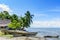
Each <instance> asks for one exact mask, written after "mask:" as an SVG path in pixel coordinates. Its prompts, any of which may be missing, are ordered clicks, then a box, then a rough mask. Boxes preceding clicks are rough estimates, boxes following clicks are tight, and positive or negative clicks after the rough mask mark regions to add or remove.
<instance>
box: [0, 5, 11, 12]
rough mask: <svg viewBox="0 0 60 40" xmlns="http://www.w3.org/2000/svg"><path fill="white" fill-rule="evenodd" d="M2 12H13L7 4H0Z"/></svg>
mask: <svg viewBox="0 0 60 40" xmlns="http://www.w3.org/2000/svg"><path fill="white" fill-rule="evenodd" d="M0 10H2V11H8V12H11V11H12V10H11V9H10V7H9V6H8V5H5V4H0Z"/></svg>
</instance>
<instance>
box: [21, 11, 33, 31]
mask: <svg viewBox="0 0 60 40" xmlns="http://www.w3.org/2000/svg"><path fill="white" fill-rule="evenodd" d="M32 18H33V15H31V14H30V12H29V11H27V12H26V13H25V16H24V17H21V18H20V22H21V26H22V30H24V28H28V27H30V24H31V22H32Z"/></svg>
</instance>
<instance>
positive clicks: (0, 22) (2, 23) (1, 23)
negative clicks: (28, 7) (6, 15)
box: [0, 19, 11, 27]
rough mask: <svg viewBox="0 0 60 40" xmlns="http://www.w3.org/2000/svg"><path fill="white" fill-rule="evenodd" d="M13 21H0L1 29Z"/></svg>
mask: <svg viewBox="0 0 60 40" xmlns="http://www.w3.org/2000/svg"><path fill="white" fill-rule="evenodd" d="M10 22H11V21H10V20H8V19H4V20H0V27H1V26H7V24H8V23H10Z"/></svg>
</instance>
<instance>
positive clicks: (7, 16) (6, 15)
mask: <svg viewBox="0 0 60 40" xmlns="http://www.w3.org/2000/svg"><path fill="white" fill-rule="evenodd" d="M3 13H4V16H5V19H10V17H11V16H10V14H9V13H8V12H7V11H3Z"/></svg>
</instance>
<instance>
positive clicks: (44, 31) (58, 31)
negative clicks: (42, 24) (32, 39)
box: [26, 28, 60, 40]
mask: <svg viewBox="0 0 60 40" xmlns="http://www.w3.org/2000/svg"><path fill="white" fill-rule="evenodd" d="M26 30H27V31H29V32H38V34H37V35H36V36H38V37H43V36H46V35H53V36H56V35H59V36H60V28H28V29H26ZM46 40H60V37H59V38H46Z"/></svg>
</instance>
